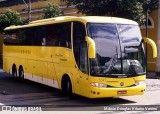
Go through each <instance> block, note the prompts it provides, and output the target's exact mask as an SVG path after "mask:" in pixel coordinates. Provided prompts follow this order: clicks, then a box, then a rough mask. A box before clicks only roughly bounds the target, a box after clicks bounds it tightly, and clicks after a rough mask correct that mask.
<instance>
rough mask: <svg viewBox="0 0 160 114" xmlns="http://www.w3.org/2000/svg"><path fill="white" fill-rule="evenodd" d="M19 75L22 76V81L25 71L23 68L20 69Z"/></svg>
mask: <svg viewBox="0 0 160 114" xmlns="http://www.w3.org/2000/svg"><path fill="white" fill-rule="evenodd" d="M19 77H20V80H21V81H23V80H24V72H23V70H22V69H21V70H20V71H19Z"/></svg>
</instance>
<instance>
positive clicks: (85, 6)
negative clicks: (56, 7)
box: [68, 0, 158, 24]
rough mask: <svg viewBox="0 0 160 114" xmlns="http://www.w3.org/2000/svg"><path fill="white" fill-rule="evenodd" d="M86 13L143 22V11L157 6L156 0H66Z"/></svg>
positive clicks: (79, 10)
mask: <svg viewBox="0 0 160 114" xmlns="http://www.w3.org/2000/svg"><path fill="white" fill-rule="evenodd" d="M68 2H69V4H74V5H75V6H76V8H77V9H78V13H79V12H81V13H83V14H86V15H94V16H97V15H99V16H115V17H123V18H128V19H132V20H135V21H137V22H138V23H139V24H144V23H145V17H146V16H145V11H146V8H148V10H149V11H152V10H154V9H155V8H157V7H158V0H68Z"/></svg>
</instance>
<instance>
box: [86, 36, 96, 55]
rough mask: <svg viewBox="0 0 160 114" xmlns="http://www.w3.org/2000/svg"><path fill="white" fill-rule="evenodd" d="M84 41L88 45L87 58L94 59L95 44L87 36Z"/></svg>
mask: <svg viewBox="0 0 160 114" xmlns="http://www.w3.org/2000/svg"><path fill="white" fill-rule="evenodd" d="M85 40H86V42H87V43H88V57H89V58H96V50H95V42H94V41H93V40H92V39H91V38H90V37H88V36H86V38H85Z"/></svg>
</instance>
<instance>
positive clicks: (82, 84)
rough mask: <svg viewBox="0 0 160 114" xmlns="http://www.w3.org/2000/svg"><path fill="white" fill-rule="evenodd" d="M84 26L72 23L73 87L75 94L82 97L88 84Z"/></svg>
mask: <svg viewBox="0 0 160 114" xmlns="http://www.w3.org/2000/svg"><path fill="white" fill-rule="evenodd" d="M85 36H86V33H85V26H84V24H83V23H80V22H73V52H74V58H75V63H76V64H75V70H74V72H73V73H74V74H73V75H74V77H75V83H74V84H75V85H74V87H75V88H74V89H75V91H76V92H77V94H81V95H84V92H85V91H86V89H87V88H86V87H87V84H88V69H87V68H88V67H87V64H88V62H87V43H86V42H85Z"/></svg>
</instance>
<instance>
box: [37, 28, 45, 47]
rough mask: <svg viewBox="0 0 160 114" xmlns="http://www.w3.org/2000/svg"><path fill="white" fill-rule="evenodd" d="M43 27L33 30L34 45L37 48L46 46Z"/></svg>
mask: <svg viewBox="0 0 160 114" xmlns="http://www.w3.org/2000/svg"><path fill="white" fill-rule="evenodd" d="M45 33H46V31H45V27H37V28H36V30H35V38H34V44H35V45H37V46H41V45H43V46H44V45H46V34H45Z"/></svg>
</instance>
